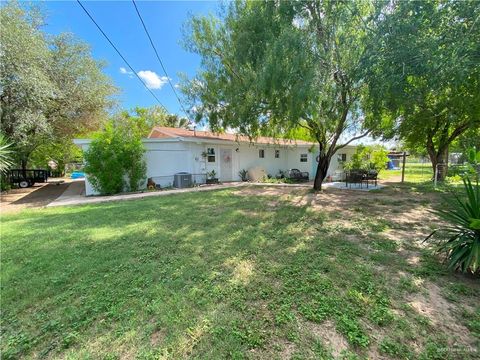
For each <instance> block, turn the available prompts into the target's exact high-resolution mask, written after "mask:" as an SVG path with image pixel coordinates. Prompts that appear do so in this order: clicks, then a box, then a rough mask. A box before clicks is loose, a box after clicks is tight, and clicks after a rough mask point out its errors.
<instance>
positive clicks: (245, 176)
mask: <svg viewBox="0 0 480 360" xmlns="http://www.w3.org/2000/svg"><path fill="white" fill-rule="evenodd" d="M238 176H240V179H242V181H248V171H247V170H245V169H242V170H240V171H239V172H238Z"/></svg>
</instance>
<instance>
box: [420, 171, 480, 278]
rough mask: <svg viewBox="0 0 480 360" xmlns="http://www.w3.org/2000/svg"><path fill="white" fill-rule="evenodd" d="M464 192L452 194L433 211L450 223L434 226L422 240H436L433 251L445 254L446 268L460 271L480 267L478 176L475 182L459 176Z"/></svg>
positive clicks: (474, 271) (479, 195)
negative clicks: (442, 204)
mask: <svg viewBox="0 0 480 360" xmlns="http://www.w3.org/2000/svg"><path fill="white" fill-rule="evenodd" d="M463 185H464V190H465V194H464V196H459V195H458V194H454V197H455V200H454V201H451V202H450V204H449V206H448V207H447V208H445V209H440V210H434V211H433V212H434V213H436V214H437V215H438V216H439V217H440V218H442V219H444V220H446V221H447V222H449V223H450V225H448V226H445V227H442V228H439V229H435V230H434V231H433V232H432V233H431V234H430V235H429V236H428V237H427V238H426V239H425V241H428V240H432V239H437V243H436V251H437V252H438V253H442V254H445V256H446V262H447V263H448V267H449V268H450V269H454V270H460V271H462V272H472V273H476V272H477V271H478V270H479V269H480V190H479V185H478V177H477V179H476V181H475V184H473V183H472V181H471V180H470V179H469V178H468V177H466V178H464V179H463Z"/></svg>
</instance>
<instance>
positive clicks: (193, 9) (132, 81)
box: [43, 0, 218, 114]
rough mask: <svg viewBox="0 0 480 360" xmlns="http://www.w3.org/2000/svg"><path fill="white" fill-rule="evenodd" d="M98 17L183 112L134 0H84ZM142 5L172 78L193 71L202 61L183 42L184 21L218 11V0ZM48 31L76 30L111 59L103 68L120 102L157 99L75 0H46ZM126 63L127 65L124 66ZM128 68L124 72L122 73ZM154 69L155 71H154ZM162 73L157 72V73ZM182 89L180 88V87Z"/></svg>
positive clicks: (162, 95) (125, 105)
mask: <svg viewBox="0 0 480 360" xmlns="http://www.w3.org/2000/svg"><path fill="white" fill-rule="evenodd" d="M82 4H83V5H84V6H85V8H87V10H88V11H89V12H90V14H91V15H92V16H93V18H94V19H95V20H96V21H97V23H98V24H99V25H100V26H101V27H102V29H103V31H104V32H105V33H106V34H107V35H108V36H109V37H110V39H111V40H112V41H113V43H114V44H115V45H116V46H117V48H118V49H119V50H120V52H121V53H122V54H123V56H124V57H125V58H126V59H127V61H128V62H129V63H130V64H131V65H132V67H133V68H134V69H135V70H136V71H137V73H138V72H140V71H141V73H140V74H141V75H142V77H143V78H144V79H145V81H146V82H148V84H149V85H150V87H151V88H152V89H151V90H152V91H153V92H154V93H155V95H156V96H157V97H158V98H159V99H160V101H161V102H162V103H163V104H164V105H165V107H166V108H167V109H168V110H169V112H171V113H178V114H182V112H181V108H180V105H179V104H178V101H177V99H176V98H175V95H174V93H173V91H172V89H171V88H170V86H169V85H168V83H166V82H165V78H163V77H164V76H165V74H164V72H163V70H162V68H161V66H160V64H159V62H158V60H157V59H156V57H155V53H154V51H153V49H152V47H151V45H150V43H149V41H148V38H147V36H146V34H145V32H144V30H143V27H142V24H141V23H140V20H139V18H138V16H137V14H136V12H135V8H134V6H133V4H132V2H131V1H129V0H128V1H82ZM137 7H138V8H139V11H140V13H141V15H142V17H143V20H144V21H145V24H146V26H147V28H148V30H149V32H150V35H151V37H152V39H153V42H154V43H155V46H156V48H157V50H158V52H159V55H160V58H161V60H162V61H163V64H164V65H165V68H166V70H167V72H168V75H169V76H170V78H171V81H172V83H173V84H178V82H179V77H178V74H179V73H186V74H187V75H188V76H189V77H192V76H194V74H195V73H196V71H197V69H198V68H199V66H200V59H199V57H198V56H197V55H195V54H192V53H189V52H188V51H187V50H185V49H184V48H183V46H182V44H181V43H182V41H183V33H182V26H183V25H184V24H185V22H186V21H187V20H188V18H189V16H190V15H192V14H193V15H199V14H205V15H206V14H208V13H209V12H213V13H215V12H216V11H217V9H218V2H214V1H137ZM43 8H44V10H45V11H46V15H47V25H46V27H45V31H46V32H47V33H51V34H58V33H61V32H72V33H74V34H75V35H76V36H77V37H78V38H80V39H82V40H83V41H85V42H87V43H89V44H90V46H91V47H92V54H93V57H95V58H96V59H99V60H104V61H106V63H107V66H106V67H105V69H104V71H105V73H106V74H107V75H109V76H110V77H111V78H112V79H113V81H114V83H115V85H116V86H117V87H118V88H119V89H120V91H121V93H120V95H119V100H120V108H122V109H131V108H133V107H134V106H145V107H146V106H151V105H155V104H157V102H156V100H155V99H154V98H153V96H152V95H151V94H150V93H149V92H148V91H147V90H146V89H145V87H144V86H143V85H142V84H141V83H140V81H139V80H138V79H137V78H136V77H135V76H132V75H131V74H129V73H128V72H127V71H130V70H129V69H128V68H127V66H126V64H125V63H124V62H123V60H122V59H121V58H120V57H119V56H118V54H117V53H116V52H115V50H114V49H113V48H112V47H111V46H110V44H109V43H108V42H107V40H106V39H105V38H104V37H103V35H102V34H101V33H100V32H99V31H98V29H97V28H96V27H95V25H94V24H93V23H92V21H91V20H90V19H89V18H88V17H87V15H86V14H85V13H84V11H83V10H82V8H81V7H80V5H79V4H78V3H77V2H76V1H47V2H45V3H44V4H43ZM122 68H124V69H125V70H127V71H123V70H121V69H122ZM122 72H123V73H122ZM153 73H155V74H153ZM155 75H157V76H155ZM177 93H178V94H179V95H180V98H181V93H180V91H179V90H177Z"/></svg>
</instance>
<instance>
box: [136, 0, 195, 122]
mask: <svg viewBox="0 0 480 360" xmlns="http://www.w3.org/2000/svg"><path fill="white" fill-rule="evenodd" d="M132 3H133V6H135V10H136V11H137V15H138V17H139V19H140V21H141V23H142V25H143V29H144V30H145V33H146V34H147V37H148V40H150V44H151V45H152V48H153V51H155V55H156V56H157V59H158V62H159V63H160V66H161V67H162V69H163V72H164V73H165V76H166V77H167V80H168V83H169V84H170V87H171V88H172V90H173V93H174V94H175V97H176V98H177V100H178V103H179V104H180V107H181V108H182V110H183V112H184V113H185V115H186V116H187V118H188V112H187V111H186V110H185V108H184V107H183V104H182V102H181V101H180V98H179V96H178V94H177V92H176V90H175V87H174V86H173V84H172V82H171V81H170V77H169V76H168V73H167V69H165V66H164V65H163V61H162V60H161V59H160V55H158V51H157V48H156V47H155V44H154V43H153V40H152V37H151V36H150V33H149V32H148V30H147V26H146V25H145V22H144V21H143V18H142V15H140V11H139V10H138V7H137V4H136V2H135V0H132Z"/></svg>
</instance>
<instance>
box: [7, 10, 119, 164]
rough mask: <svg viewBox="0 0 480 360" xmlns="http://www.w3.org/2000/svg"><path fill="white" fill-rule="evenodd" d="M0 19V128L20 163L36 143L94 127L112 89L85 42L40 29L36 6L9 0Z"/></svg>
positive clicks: (69, 136)
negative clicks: (13, 148) (26, 5)
mask: <svg viewBox="0 0 480 360" xmlns="http://www.w3.org/2000/svg"><path fill="white" fill-rule="evenodd" d="M0 20H1V21H0V23H1V32H2V41H1V43H0V85H1V88H0V105H1V110H0V116H1V131H2V132H3V133H4V134H5V135H6V136H7V137H8V138H9V139H10V141H12V142H13V143H14V145H15V153H16V156H17V160H18V161H19V162H20V163H21V164H22V166H23V167H25V166H26V165H27V161H28V159H29V157H30V155H31V154H32V152H33V151H34V150H35V149H38V148H39V147H40V146H41V145H45V144H52V143H56V142H63V141H65V140H66V139H72V138H73V136H75V135H79V134H82V133H85V132H88V131H91V130H95V129H98V128H99V126H100V124H101V123H102V122H103V121H104V120H105V119H106V116H107V110H108V109H109V108H110V107H111V105H113V103H114V99H113V98H112V95H114V94H115V93H116V88H115V87H114V86H113V85H112V82H111V80H110V79H109V78H108V77H107V76H106V75H105V74H104V73H103V72H102V69H103V66H104V65H103V63H101V62H98V61H97V60H95V59H93V58H92V56H91V53H90V48H89V46H88V45H87V44H85V43H83V42H81V41H79V40H78V39H76V38H75V37H74V36H73V35H71V34H60V35H58V36H52V35H47V34H45V33H44V32H43V31H42V25H43V23H44V18H43V15H42V13H41V12H40V11H39V10H38V9H37V8H35V7H24V6H20V5H19V4H18V3H16V2H9V3H7V4H5V5H3V6H2V7H1V8H0Z"/></svg>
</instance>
